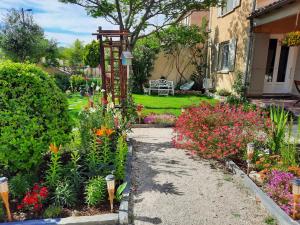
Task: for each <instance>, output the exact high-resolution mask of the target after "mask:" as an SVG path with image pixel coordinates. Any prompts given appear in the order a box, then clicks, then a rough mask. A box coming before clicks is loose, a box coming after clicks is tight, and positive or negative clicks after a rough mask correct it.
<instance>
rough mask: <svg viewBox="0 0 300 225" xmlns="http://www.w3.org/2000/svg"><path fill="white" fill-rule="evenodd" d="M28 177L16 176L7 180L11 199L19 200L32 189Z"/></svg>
mask: <svg viewBox="0 0 300 225" xmlns="http://www.w3.org/2000/svg"><path fill="white" fill-rule="evenodd" d="M31 181H32V178H31V177H30V176H29V175H24V174H17V175H16V176H14V177H12V178H11V179H10V180H9V190H10V193H11V195H12V197H13V198H17V199H21V198H23V197H24V196H25V194H26V193H27V192H28V191H29V189H30V188H31V187H32V186H31V183H30V182H31Z"/></svg>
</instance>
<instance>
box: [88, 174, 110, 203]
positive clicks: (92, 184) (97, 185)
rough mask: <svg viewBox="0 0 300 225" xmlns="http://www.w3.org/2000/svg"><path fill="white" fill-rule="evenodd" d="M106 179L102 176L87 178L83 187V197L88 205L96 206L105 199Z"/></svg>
mask: <svg viewBox="0 0 300 225" xmlns="http://www.w3.org/2000/svg"><path fill="white" fill-rule="evenodd" d="M106 192H107V191H106V181H105V178H103V177H96V178H93V179H91V180H89V182H88V184H87V185H86V189H85V195H86V197H85V199H86V203H87V204H88V205H89V206H96V205H97V204H99V203H101V202H103V201H105V199H106Z"/></svg>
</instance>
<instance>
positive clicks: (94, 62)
mask: <svg viewBox="0 0 300 225" xmlns="http://www.w3.org/2000/svg"><path fill="white" fill-rule="evenodd" d="M83 59H84V63H85V65H89V66H90V67H92V68H95V67H97V66H98V65H99V63H100V60H99V59H100V45H99V41H95V40H93V41H92V42H91V43H90V44H87V45H86V46H85V48H84V56H83Z"/></svg>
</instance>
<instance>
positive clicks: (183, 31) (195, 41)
mask: <svg viewBox="0 0 300 225" xmlns="http://www.w3.org/2000/svg"><path fill="white" fill-rule="evenodd" d="M206 26H207V22H206V21H204V22H203V25H202V27H198V26H184V25H178V24H176V25H172V26H170V27H168V28H167V29H165V30H164V31H163V32H160V33H159V34H158V35H159V38H160V40H161V47H162V49H163V50H164V52H165V53H166V54H168V55H171V56H173V58H174V60H175V67H176V70H177V72H178V74H179V76H180V78H179V82H178V83H179V84H181V83H183V82H186V81H187V79H186V77H185V76H184V75H185V72H186V70H187V68H188V67H189V66H191V65H194V66H195V67H196V70H197V72H199V73H202V70H203V66H204V65H203V63H204V62H205V57H204V54H205V53H206V52H205V49H206V43H207V40H208V32H207V28H206ZM183 59H184V60H183Z"/></svg>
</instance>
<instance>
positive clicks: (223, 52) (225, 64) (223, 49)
mask: <svg viewBox="0 0 300 225" xmlns="http://www.w3.org/2000/svg"><path fill="white" fill-rule="evenodd" d="M218 69H219V70H221V71H226V70H227V71H228V70H229V42H223V43H221V44H220V45H219V62H218Z"/></svg>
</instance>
